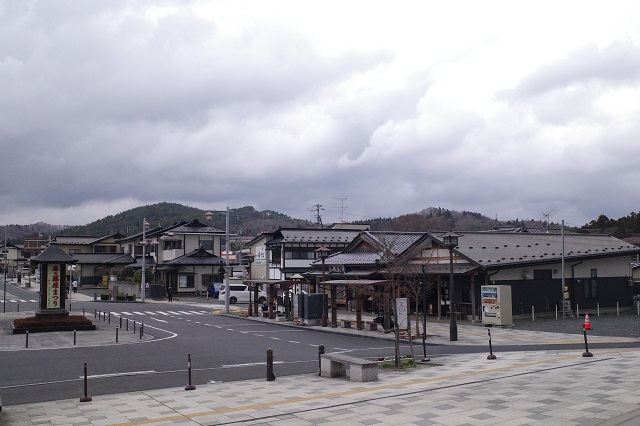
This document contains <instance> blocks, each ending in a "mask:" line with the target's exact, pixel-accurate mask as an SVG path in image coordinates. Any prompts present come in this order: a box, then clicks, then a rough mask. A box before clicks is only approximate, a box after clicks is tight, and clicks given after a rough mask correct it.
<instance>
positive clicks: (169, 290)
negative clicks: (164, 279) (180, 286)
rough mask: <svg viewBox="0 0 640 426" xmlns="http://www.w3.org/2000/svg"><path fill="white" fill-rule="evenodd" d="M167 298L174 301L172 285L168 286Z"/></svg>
mask: <svg viewBox="0 0 640 426" xmlns="http://www.w3.org/2000/svg"><path fill="white" fill-rule="evenodd" d="M167 298H169V302H173V290H171V286H169V287H167Z"/></svg>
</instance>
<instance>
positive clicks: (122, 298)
mask: <svg viewBox="0 0 640 426" xmlns="http://www.w3.org/2000/svg"><path fill="white" fill-rule="evenodd" d="M116 300H127V296H126V295H124V294H118V295H117V296H116Z"/></svg>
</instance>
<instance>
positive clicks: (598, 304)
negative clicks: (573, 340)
mask: <svg viewBox="0 0 640 426" xmlns="http://www.w3.org/2000/svg"><path fill="white" fill-rule="evenodd" d="M596 306H597V307H598V318H600V302H598V303H597V304H596Z"/></svg>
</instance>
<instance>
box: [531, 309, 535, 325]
mask: <svg viewBox="0 0 640 426" xmlns="http://www.w3.org/2000/svg"><path fill="white" fill-rule="evenodd" d="M535 320H536V310H535V307H534V306H533V305H531V321H535Z"/></svg>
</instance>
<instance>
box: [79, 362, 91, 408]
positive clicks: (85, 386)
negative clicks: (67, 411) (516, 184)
mask: <svg viewBox="0 0 640 426" xmlns="http://www.w3.org/2000/svg"><path fill="white" fill-rule="evenodd" d="M91 400H92V398H91V397H90V396H89V395H87V363H86V362H85V363H84V395H83V396H82V398H80V402H89V401H91Z"/></svg>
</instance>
